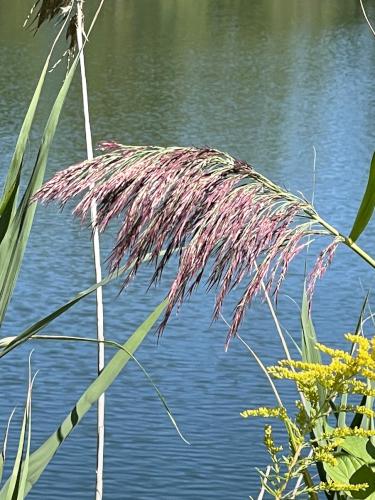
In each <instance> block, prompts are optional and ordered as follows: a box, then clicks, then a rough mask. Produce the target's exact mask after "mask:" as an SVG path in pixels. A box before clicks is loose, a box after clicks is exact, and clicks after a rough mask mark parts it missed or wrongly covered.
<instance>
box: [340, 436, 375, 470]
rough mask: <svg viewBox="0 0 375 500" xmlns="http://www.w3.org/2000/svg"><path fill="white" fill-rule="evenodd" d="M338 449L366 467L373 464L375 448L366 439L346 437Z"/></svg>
mask: <svg viewBox="0 0 375 500" xmlns="http://www.w3.org/2000/svg"><path fill="white" fill-rule="evenodd" d="M340 447H341V448H342V449H343V450H345V451H347V452H348V453H349V454H350V455H353V456H354V457H356V458H358V459H359V460H362V461H363V462H364V463H365V464H366V465H374V464H375V447H374V445H373V444H372V442H371V439H369V438H368V437H359V436H348V437H346V438H345V440H344V442H343V443H342V444H340Z"/></svg>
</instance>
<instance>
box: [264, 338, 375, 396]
mask: <svg viewBox="0 0 375 500" xmlns="http://www.w3.org/2000/svg"><path fill="white" fill-rule="evenodd" d="M345 338H346V339H347V340H348V341H350V342H351V343H353V344H356V346H357V349H356V350H355V352H354V353H353V355H351V354H350V353H348V352H345V351H343V350H341V349H333V348H331V347H327V346H325V345H323V344H318V343H317V344H316V347H317V349H319V351H321V352H322V353H324V354H327V355H329V356H330V357H331V358H332V359H331V362H330V363H329V364H322V363H309V362H305V361H295V360H283V361H280V362H279V364H278V365H277V366H271V367H269V368H268V373H269V374H270V375H271V376H273V377H274V378H276V379H287V380H293V381H294V382H295V383H296V385H297V387H298V389H299V391H301V392H302V393H303V394H304V395H305V397H306V399H308V400H309V401H310V402H311V403H312V404H313V405H314V404H315V403H316V402H317V401H318V390H317V388H318V387H319V386H321V387H322V388H324V389H326V391H327V392H328V393H332V392H334V393H338V394H343V393H354V394H362V395H366V396H375V389H373V388H372V387H371V386H369V384H368V383H365V382H363V381H362V380H360V379H358V378H356V377H364V378H367V379H370V380H373V381H375V339H372V340H371V341H370V340H368V339H366V338H365V337H363V336H362V335H353V334H349V333H348V334H347V335H345Z"/></svg>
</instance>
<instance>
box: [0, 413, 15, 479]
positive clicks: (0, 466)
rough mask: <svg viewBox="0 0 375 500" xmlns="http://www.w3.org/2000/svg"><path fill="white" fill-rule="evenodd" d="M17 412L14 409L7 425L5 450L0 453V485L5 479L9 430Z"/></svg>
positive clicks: (4, 442)
mask: <svg viewBox="0 0 375 500" xmlns="http://www.w3.org/2000/svg"><path fill="white" fill-rule="evenodd" d="M15 411H16V409H15V408H14V409H13V411H12V413H11V414H10V416H9V418H8V423H7V426H6V429H5V436H4V441H3V448H2V450H1V452H0V484H1V480H2V478H3V470H4V463H5V458H6V452H7V444H8V434H9V428H10V423H11V421H12V418H13V415H14V412H15Z"/></svg>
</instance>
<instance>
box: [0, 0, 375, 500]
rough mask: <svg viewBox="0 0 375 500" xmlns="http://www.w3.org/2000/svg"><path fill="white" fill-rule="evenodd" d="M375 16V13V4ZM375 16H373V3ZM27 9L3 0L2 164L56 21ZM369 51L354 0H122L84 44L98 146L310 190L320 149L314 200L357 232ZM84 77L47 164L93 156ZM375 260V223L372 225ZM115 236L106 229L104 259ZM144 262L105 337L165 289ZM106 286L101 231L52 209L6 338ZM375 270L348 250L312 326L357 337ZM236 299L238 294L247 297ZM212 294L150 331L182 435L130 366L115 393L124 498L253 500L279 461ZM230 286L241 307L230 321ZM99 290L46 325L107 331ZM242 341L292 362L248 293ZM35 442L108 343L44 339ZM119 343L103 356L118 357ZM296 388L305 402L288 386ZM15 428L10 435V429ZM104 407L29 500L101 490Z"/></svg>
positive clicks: (110, 408)
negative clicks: (34, 19) (199, 162)
mask: <svg viewBox="0 0 375 500" xmlns="http://www.w3.org/2000/svg"><path fill="white" fill-rule="evenodd" d="M370 14H371V12H370ZM372 14H375V11H374V12H373V13H372ZM24 15H25V6H24V2H22V1H21V0H12V1H10V0H3V1H2V2H1V3H0V65H1V68H2V70H1V72H0V85H1V87H0V88H1V93H0V144H1V151H2V155H1V158H0V164H1V174H0V175H1V176H3V174H4V171H5V169H6V167H7V163H8V161H9V158H10V155H11V152H12V148H13V146H14V143H15V139H16V134H17V131H18V129H19V126H20V123H21V120H22V117H23V114H24V112H25V109H26V107H27V104H28V100H29V98H30V96H31V94H32V91H33V87H34V85H35V82H36V79H37V76H38V73H39V71H40V69H41V65H42V60H43V57H44V56H45V54H46V51H47V48H48V45H49V40H50V36H51V32H50V31H49V30H48V28H47V29H44V30H43V31H42V32H41V33H39V34H38V35H37V36H36V37H35V38H33V37H32V35H31V34H30V33H28V32H22V30H21V25H22V22H23V18H24ZM374 62H375V45H374V40H373V39H372V38H371V36H370V34H369V31H368V28H367V26H366V25H365V23H364V21H363V19H362V17H361V14H360V10H359V6H358V3H357V2H356V1H355V0H331V1H330V2H327V1H323V0H316V1H314V2H299V1H298V0H283V2H281V1H279V0H254V1H249V0H221V1H217V0H122V1H113V2H107V3H106V6H105V8H104V10H103V13H102V15H101V17H100V19H99V21H98V24H97V27H96V28H95V32H94V33H93V35H92V39H91V41H90V44H89V48H88V51H87V66H88V77H89V91H90V104H91V113H92V122H93V123H92V124H93V131H94V139H95V140H100V139H108V138H114V139H117V140H119V141H121V142H123V143H130V144H144V143H152V144H162V145H167V144H179V145H190V144H194V145H206V144H209V145H212V146H215V147H217V148H220V149H222V150H225V151H228V152H230V153H232V154H233V155H235V156H238V157H240V158H242V159H245V160H247V161H248V162H250V163H252V164H253V165H254V166H256V168H258V169H259V170H260V171H261V172H262V173H264V174H265V175H267V176H269V177H271V178H272V179H273V180H274V181H276V182H279V183H282V184H283V185H285V186H287V187H288V188H290V189H293V190H295V191H302V192H303V193H304V194H305V195H306V196H307V197H311V192H312V184H313V146H315V148H316V151H317V164H316V168H317V172H316V188H315V201H316V205H317V208H318V210H319V211H320V212H321V214H322V215H323V216H324V217H326V218H327V219H328V220H329V221H330V222H331V223H332V224H334V225H337V227H338V228H340V229H341V230H342V231H344V232H348V231H349V230H350V226H351V223H352V221H353V219H354V217H355V214H356V209H357V207H358V204H359V201H360V199H361V195H362V193H363V190H364V186H365V183H366V178H367V168H368V164H369V161H370V158H371V155H372V152H373V149H374V143H375V141H374V118H375V112H374V109H375V108H374V104H375V98H374V93H373V82H374V77H375V69H374V68H375V65H374ZM62 72H63V68H62V66H60V68H59V69H58V70H56V71H55V73H54V74H52V75H51V76H50V81H49V84H48V86H47V89H46V92H45V94H44V101H43V105H42V107H41V110H40V113H39V115H38V118H39V121H38V123H39V125H37V126H36V127H35V130H34V131H33V140H32V141H30V145H29V151H28V155H27V167H28V168H30V166H31V165H32V161H33V154H34V152H35V148H36V147H37V144H38V138H39V136H40V130H41V127H42V123H43V120H44V119H45V117H46V113H47V111H48V106H49V104H50V103H51V101H52V99H53V97H54V96H55V94H56V88H57V83H58V82H59V81H60V78H61V76H62ZM80 99H81V97H80V89H79V82H78V81H76V82H75V84H74V86H73V88H72V91H71V93H70V96H69V98H68V100H67V103H66V106H65V108H64V113H63V118H62V121H61V124H60V126H59V129H58V134H57V139H56V141H55V144H54V147H53V151H52V154H51V158H50V162H49V166H48V176H50V175H51V174H52V173H53V172H55V171H56V170H58V169H60V168H62V167H65V166H67V165H69V164H70V163H71V162H73V161H76V160H78V159H81V158H83V156H84V134H83V121H82V115H81V108H80V106H81V104H80ZM360 242H361V244H362V245H363V246H364V248H366V249H367V250H368V251H369V252H370V253H371V252H372V251H373V248H374V243H375V232H374V225H373V224H372V226H370V227H369V228H368V230H367V232H366V235H364V236H362V237H361V240H360ZM110 243H111V237H110V235H109V236H108V237H107V238H106V239H105V241H104V248H105V252H104V253H106V254H107V252H108V249H109V248H110V246H109V245H110ZM302 270H303V261H302V259H300V260H299V262H297V263H296V264H295V265H293V266H292V268H291V273H290V276H289V279H288V281H287V283H286V284H285V286H284V288H283V294H282V296H281V298H280V304H279V315H280V319H281V321H282V323H283V324H284V325H285V327H287V328H288V330H289V332H290V334H291V335H293V337H294V338H296V339H297V340H298V338H299V335H300V327H299V320H298V308H297V306H296V305H295V304H294V303H293V302H292V301H291V300H290V299H289V298H288V296H290V297H292V298H293V299H295V300H296V301H297V302H298V301H299V300H300V296H301V288H302V279H303V276H302ZM150 273H151V270H150V269H148V268H145V269H143V270H142V271H141V272H140V274H139V277H138V278H137V280H136V281H135V282H134V283H133V284H132V285H131V286H130V287H129V289H128V290H127V291H126V293H124V294H122V295H120V296H118V291H119V284H115V285H113V286H110V287H108V288H107V289H106V290H105V309H106V334H107V337H108V338H112V339H117V340H123V339H125V338H126V337H127V336H128V335H129V334H130V333H131V332H132V331H133V330H134V328H135V327H136V326H137V325H138V324H139V323H140V322H141V321H142V320H143V319H144V318H145V317H146V315H147V314H148V312H149V311H150V310H151V309H152V308H153V307H154V306H156V304H157V303H158V302H159V301H160V300H161V298H162V297H163V295H164V294H165V292H166V290H167V288H168V285H169V283H170V281H171V279H172V277H173V275H174V268H173V266H170V268H169V269H168V272H167V273H166V275H165V277H164V279H163V281H162V283H161V285H160V287H159V288H158V289H156V290H154V289H152V290H150V291H149V292H147V293H146V288H147V284H148V278H149V277H150ZM92 282H93V270H92V257H91V246H90V238H89V232H88V231H87V230H86V229H85V228H84V227H80V225H79V224H78V223H77V222H76V221H73V220H72V218H71V217H70V214H69V211H68V210H67V211H65V212H64V213H60V212H59V211H58V209H56V207H49V208H47V209H46V208H40V209H38V212H37V218H36V222H35V225H34V229H33V233H32V237H31V240H30V244H29V247H28V251H27V254H26V258H25V262H24V265H23V268H22V273H21V277H20V280H19V283H18V285H17V288H16V292H15V296H14V300H13V302H12V304H11V307H10V308H9V311H8V315H7V318H6V322H5V324H4V325H3V328H2V335H10V334H16V333H18V332H19V331H21V330H22V329H23V328H25V327H26V326H27V325H29V324H30V323H31V322H32V321H35V320H37V319H38V318H39V317H41V316H42V315H43V314H45V313H46V312H48V311H51V310H52V309H53V308H54V307H56V306H58V305H59V304H61V303H63V302H64V301H65V300H67V299H68V298H69V297H70V296H71V295H72V294H74V293H75V292H76V291H79V290H81V289H83V288H85V287H86V286H88V285H89V284H91V283H92ZM373 283H374V275H373V273H372V272H371V271H369V270H368V269H367V268H366V266H365V265H364V263H363V262H362V261H361V260H360V259H359V258H358V257H357V256H356V255H352V254H350V252H349V251H347V250H346V249H340V251H339V252H338V255H337V257H336V259H335V261H334V263H333V265H332V268H331V269H330V271H329V272H328V274H327V276H326V278H325V280H324V281H323V282H322V283H320V284H319V287H318V290H317V292H316V297H315V302H314V311H313V312H314V319H315V323H316V328H317V331H318V335H319V337H320V339H322V340H324V341H329V342H332V343H341V339H342V334H343V333H344V332H346V331H348V330H350V329H352V328H353V327H354V325H355V323H356V319H357V316H358V313H359V310H360V306H361V302H362V300H363V296H364V293H363V291H362V289H361V287H362V286H363V287H364V288H368V287H369V286H371V285H373ZM237 295H238V294H237ZM213 299H214V296H213V294H211V293H209V294H206V293H205V291H204V289H203V288H201V289H200V290H198V292H197V293H196V294H195V295H194V296H193V297H192V298H191V300H190V302H189V303H188V304H186V305H184V307H182V309H181V311H180V312H179V314H178V315H177V314H176V315H175V316H174V317H173V319H172V321H171V322H170V324H169V326H168V328H167V331H166V332H165V335H164V337H163V338H162V340H161V342H160V343H159V344H157V341H156V338H155V337H154V336H152V335H151V336H149V338H148V339H146V341H145V342H144V344H143V345H142V347H141V349H140V350H139V354H138V357H139V360H140V361H141V362H142V363H143V364H144V365H145V367H146V368H147V369H148V370H149V372H150V374H151V375H152V377H153V378H154V380H155V381H156V382H157V384H158V385H159V387H160V389H161V390H162V392H163V394H164V395H165V396H166V398H167V400H168V403H169V405H170V406H171V408H172V410H173V411H174V414H175V417H176V419H177V421H178V422H179V424H180V426H181V429H182V431H183V432H184V434H185V435H186V437H187V438H188V439H189V441H191V446H187V445H185V444H184V443H183V442H182V441H181V440H180V439H179V438H178V436H177V435H176V433H175V431H174V429H173V428H172V426H171V425H170V423H169V421H168V419H167V417H166V415H165V414H164V412H163V409H162V407H161V404H160V402H159V401H158V400H157V398H156V396H155V394H154V392H153V390H152V388H151V387H150V386H149V384H148V383H147V381H146V380H145V378H144V377H143V375H142V373H141V372H140V371H139V369H137V368H136V367H135V366H134V364H131V365H129V366H128V367H127V368H126V370H125V371H124V372H123V374H122V375H121V377H120V378H119V379H118V380H117V382H116V383H115V384H114V386H113V387H111V389H110V390H109V391H108V397H107V416H106V418H107V432H106V445H107V454H106V462H105V491H106V498H110V499H132V500H149V499H150V500H151V499H173V500H174V499H176V500H177V499H178V500H180V499H181V500H187V499H189V500H190V499H193V498H205V499H206V498H207V499H215V500H219V499H222V500H224V499H225V500H228V499H241V498H247V497H248V496H249V495H250V494H253V495H254V494H256V493H257V488H258V479H257V473H256V471H255V469H254V468H255V467H256V466H263V465H264V464H265V461H266V457H265V455H264V452H263V449H262V443H261V436H262V426H263V423H262V422H261V421H257V420H254V421H252V422H249V421H244V420H241V418H240V417H239V412H240V411H241V410H242V409H243V408H246V407H251V406H255V405H258V404H267V403H268V404H273V399H272V395H271V393H270V390H269V388H268V386H267V381H266V380H265V379H264V377H263V376H262V374H261V373H260V371H259V368H258V367H257V365H256V364H255V363H254V361H253V360H252V359H250V358H249V356H248V354H247V353H246V351H245V350H244V349H243V347H242V346H241V345H240V344H239V343H238V342H233V343H232V345H231V347H230V349H229V351H228V352H227V353H225V352H224V349H223V346H224V340H225V336H226V327H225V325H224V324H223V323H221V322H217V323H214V324H213V325H211V321H210V314H211V310H212V307H213ZM235 303H236V293H234V294H233V296H232V297H231V298H230V300H228V302H227V305H226V309H225V314H226V315H228V316H229V315H230V312H231V309H232V307H233V306H234V304H235ZM94 310H95V304H94V300H93V298H90V299H88V300H86V301H85V302H83V303H81V304H79V305H78V306H76V307H75V308H73V309H72V310H71V311H69V312H68V313H67V314H66V315H65V316H64V317H62V318H60V319H59V320H58V321H56V322H55V323H53V324H52V325H51V327H50V328H49V329H48V331H49V332H51V333H52V332H53V333H61V334H70V335H86V336H94V334H95V321H94ZM241 334H242V335H243V337H244V338H245V339H246V340H247V341H248V342H249V343H250V344H251V345H252V347H253V348H254V349H255V350H256V351H257V352H258V354H259V355H260V356H261V357H262V359H263V361H264V362H265V363H271V362H273V361H274V360H276V359H277V358H279V357H281V356H282V351H281V347H280V344H279V341H278V339H277V336H276V333H275V329H274V326H273V324H272V321H271V319H270V315H269V311H268V310H267V307H266V305H263V304H261V303H259V302H256V303H255V304H254V307H253V308H252V310H251V311H250V312H249V313H248V315H247V317H246V320H245V322H244V324H243V326H242V329H241ZM33 347H34V348H35V351H34V354H33V367H34V369H35V370H36V369H38V370H39V374H38V377H37V381H36V384H35V391H34V403H33V445H34V446H37V445H38V444H39V443H41V442H42V441H43V440H44V439H45V438H46V437H47V436H48V435H49V434H50V433H51V432H52V431H53V430H54V429H55V428H56V426H57V424H58V423H59V422H60V420H61V419H62V417H63V416H65V414H66V412H67V409H68V408H70V407H71V406H72V405H73V404H74V402H75V401H76V399H77V398H78V396H79V395H80V393H81V391H82V390H83V388H84V387H85V386H86V385H87V384H88V383H89V381H90V380H91V379H92V378H93V376H94V373H95V359H96V355H95V348H93V347H85V346H82V345H72V344H62V343H54V344H52V343H51V344H49V343H48V344H47V343H44V344H37V343H35V344H34V345H33ZM30 348H31V346H30V345H28V346H27V347H24V348H22V349H19V350H17V351H13V352H12V353H11V354H10V355H9V356H8V357H6V358H4V359H2V360H1V363H0V377H1V378H0V380H1V391H2V392H1V399H0V401H1V415H0V420H1V422H0V423H1V424H2V425H4V424H5V422H6V419H7V416H8V414H9V412H10V410H11V408H12V407H14V406H15V405H21V404H22V401H23V398H24V393H25V381H26V375H27V369H26V365H27V363H26V360H27V356H28V353H29V351H30ZM108 355H109V353H108ZM284 392H285V397H286V398H289V399H290V400H292V399H293V398H294V395H293V394H292V392H291V391H290V390H289V389H285V391H284ZM20 418H21V411H20V410H19V411H18V419H20ZM13 433H14V434H16V428H13ZM95 440H96V437H95V413H94V412H91V413H90V414H89V415H87V417H86V418H85V420H84V422H83V423H82V424H81V425H80V427H78V429H76V431H75V432H74V434H73V435H72V436H71V438H70V439H69V440H68V441H67V443H66V444H65V445H64V446H63V448H62V449H61V450H60V451H59V453H58V455H57V456H56V457H55V460H54V461H53V463H52V464H51V465H50V466H49V468H48V469H47V472H46V473H45V474H44V475H43V476H42V478H41V480H40V481H39V483H38V484H37V486H36V487H35V488H34V490H33V491H32V493H31V494H30V498H35V499H37V498H53V499H63V498H64V499H65V498H68V497H69V498H72V499H73V498H74V499H86V498H92V496H93V495H92V491H93V486H94V476H95Z"/></svg>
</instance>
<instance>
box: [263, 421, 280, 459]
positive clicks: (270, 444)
mask: <svg viewBox="0 0 375 500" xmlns="http://www.w3.org/2000/svg"><path fill="white" fill-rule="evenodd" d="M264 444H265V446H266V448H267V450H268V451H269V453H270V455H271V456H274V455H276V453H279V452H280V451H283V447H282V446H276V445H275V442H274V440H273V435H272V426H271V425H266V426H265V428H264Z"/></svg>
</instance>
